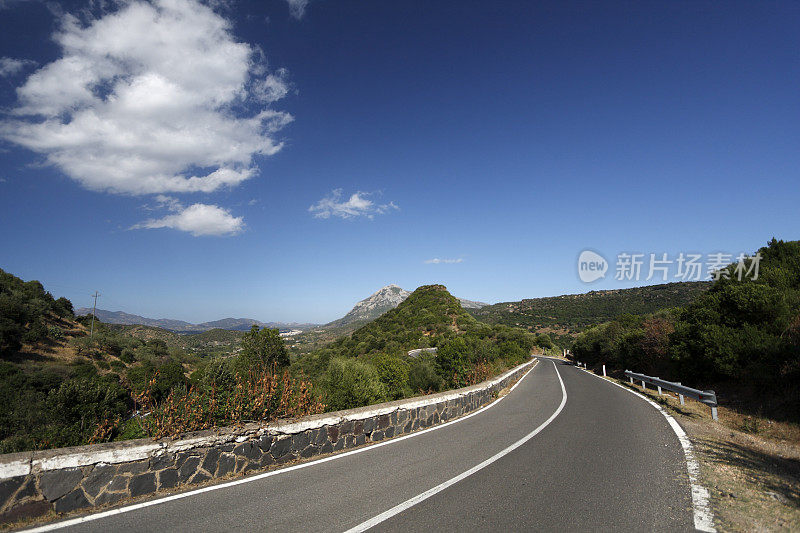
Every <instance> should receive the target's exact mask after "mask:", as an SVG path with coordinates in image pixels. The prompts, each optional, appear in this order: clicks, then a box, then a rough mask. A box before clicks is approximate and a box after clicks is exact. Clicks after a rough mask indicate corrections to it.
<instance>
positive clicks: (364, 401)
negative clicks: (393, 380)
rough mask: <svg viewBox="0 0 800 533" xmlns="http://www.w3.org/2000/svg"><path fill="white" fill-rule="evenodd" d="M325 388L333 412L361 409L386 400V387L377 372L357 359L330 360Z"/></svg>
mask: <svg viewBox="0 0 800 533" xmlns="http://www.w3.org/2000/svg"><path fill="white" fill-rule="evenodd" d="M325 388H326V389H327V392H328V401H327V403H328V405H329V406H330V408H331V409H333V410H339V409H351V408H353V407H361V406H364V405H370V404H373V403H378V402H381V401H384V400H385V399H386V386H385V385H384V384H383V383H382V382H381V380H380V378H379V377H378V372H377V370H375V368H374V367H372V366H370V365H368V364H366V363H363V362H361V361H358V360H357V359H344V358H335V359H331V361H330V363H329V364H328V374H327V377H326V380H325Z"/></svg>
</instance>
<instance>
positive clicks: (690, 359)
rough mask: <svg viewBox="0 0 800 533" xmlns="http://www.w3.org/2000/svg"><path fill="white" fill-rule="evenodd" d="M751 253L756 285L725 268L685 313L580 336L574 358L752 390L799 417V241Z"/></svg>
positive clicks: (616, 323)
mask: <svg viewBox="0 0 800 533" xmlns="http://www.w3.org/2000/svg"><path fill="white" fill-rule="evenodd" d="M759 253H760V254H761V257H762V259H761V261H760V265H759V276H758V279H756V280H753V279H751V278H750V277H743V279H741V280H739V279H738V277H737V276H736V275H735V268H736V265H735V264H734V265H730V266H728V267H727V268H725V269H723V271H722V275H721V278H720V279H719V280H717V281H715V282H714V284H713V286H712V287H711V289H710V290H708V291H707V292H706V293H704V294H702V295H700V296H699V297H698V298H697V299H696V300H695V301H694V302H693V303H691V304H690V305H688V306H686V307H685V308H682V309H679V310H676V311H674V312H662V313H659V314H655V315H644V316H633V315H622V316H620V317H618V318H617V319H615V320H613V321H611V322H608V323H605V324H602V325H600V326H597V327H595V328H591V329H589V330H587V331H585V332H584V333H583V334H581V335H580V336H579V337H578V338H577V339H576V340H575V343H574V345H573V348H572V351H573V353H574V354H575V357H576V358H577V359H579V360H581V361H585V362H587V363H590V364H591V363H606V364H610V365H612V366H616V367H617V368H628V369H630V370H635V371H639V372H643V373H648V374H656V375H660V377H665V378H668V379H670V378H671V379H674V380H678V381H683V382H684V383H692V384H693V385H694V386H702V385H703V384H712V383H731V384H738V385H741V386H745V387H747V388H752V387H755V388H757V389H758V390H759V391H760V394H761V395H762V397H765V398H766V397H773V398H777V401H778V402H779V403H780V404H782V405H784V406H785V407H786V408H785V409H783V411H784V413H787V412H790V413H795V414H794V416H793V418H795V419H800V379H799V378H800V241H791V242H784V241H778V240H775V239H773V240H772V241H770V242H769V243H768V245H767V246H766V247H764V248H761V249H760V250H759ZM746 265H747V266H750V261H749V260H748V261H746Z"/></svg>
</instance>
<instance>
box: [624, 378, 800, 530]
mask: <svg viewBox="0 0 800 533" xmlns="http://www.w3.org/2000/svg"><path fill="white" fill-rule="evenodd" d="M609 379H610V378H609ZM621 383H622V384H624V385H626V386H628V387H630V388H632V389H634V390H636V391H637V392H640V393H641V392H642V388H641V387H639V386H631V385H630V384H629V383H628V382H627V381H624V382H621ZM645 394H646V395H647V396H648V397H650V398H651V399H653V400H654V401H657V402H658V403H659V404H661V405H662V406H664V407H665V408H666V409H667V410H668V411H669V412H670V414H672V415H673V416H674V417H675V419H676V420H677V421H678V422H679V423H680V425H681V426H682V427H683V428H684V430H685V431H686V433H687V434H688V435H689V438H690V439H691V441H692V443H693V445H694V448H695V453H696V456H697V458H698V460H699V461H700V467H701V474H702V481H703V483H704V484H705V486H706V487H707V488H708V489H709V490H710V492H711V498H712V507H713V510H714V521H715V525H716V526H717V529H718V530H719V531H800V426H798V425H797V424H792V423H787V422H777V421H774V420H769V419H767V418H764V417H758V416H752V415H746V414H743V413H740V412H737V411H735V410H733V409H729V408H727V407H725V406H720V407H719V408H718V414H719V420H718V421H714V420H712V419H711V409H710V408H709V407H708V406H706V405H704V404H701V403H699V402H695V401H693V400H689V399H687V400H686V405H680V402H679V401H678V399H677V397H676V396H673V395H672V393H668V394H665V395H664V396H661V397H659V396H658V393H657V392H656V391H653V390H649V389H648V390H647V391H645Z"/></svg>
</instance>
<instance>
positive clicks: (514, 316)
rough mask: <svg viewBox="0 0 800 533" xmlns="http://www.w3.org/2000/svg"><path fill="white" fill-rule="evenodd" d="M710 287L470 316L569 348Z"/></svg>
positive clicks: (639, 291) (497, 308)
mask: <svg viewBox="0 0 800 533" xmlns="http://www.w3.org/2000/svg"><path fill="white" fill-rule="evenodd" d="M710 287H711V282H710V281H701V282H680V283H666V284H663V285H649V286H647V287H634V288H630V289H614V290H607V291H591V292H588V293H586V294H567V295H563V296H552V297H547V298H530V299H524V300H522V301H519V302H504V303H499V304H495V305H489V306H486V307H482V308H480V309H470V310H469V313H470V314H471V315H472V316H474V317H475V318H477V319H478V320H480V321H482V322H487V323H489V324H506V325H508V326H518V327H523V328H527V329H529V330H530V331H533V332H537V333H547V334H549V335H550V336H551V337H552V338H553V340H555V341H556V342H557V343H558V344H561V345H563V346H569V345H570V344H571V342H572V338H573V337H574V336H575V335H576V334H578V333H580V332H581V331H583V330H585V329H586V328H587V327H590V326H593V325H596V324H601V323H603V322H608V321H609V320H612V319H613V318H615V317H618V316H620V315H622V314H625V313H630V314H635V315H642V314H647V313H654V312H656V311H659V310H661V309H669V308H672V307H681V306H684V305H687V304H689V303H690V302H692V301H693V300H695V299H696V298H697V297H698V296H699V295H701V294H703V293H704V292H705V291H707V290H708V289H709V288H710Z"/></svg>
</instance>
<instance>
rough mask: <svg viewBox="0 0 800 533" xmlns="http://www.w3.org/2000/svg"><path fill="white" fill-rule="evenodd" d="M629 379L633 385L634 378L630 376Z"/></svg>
mask: <svg viewBox="0 0 800 533" xmlns="http://www.w3.org/2000/svg"><path fill="white" fill-rule="evenodd" d="M628 379H629V380H631V385H633V378H632V377H630V376H628Z"/></svg>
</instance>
